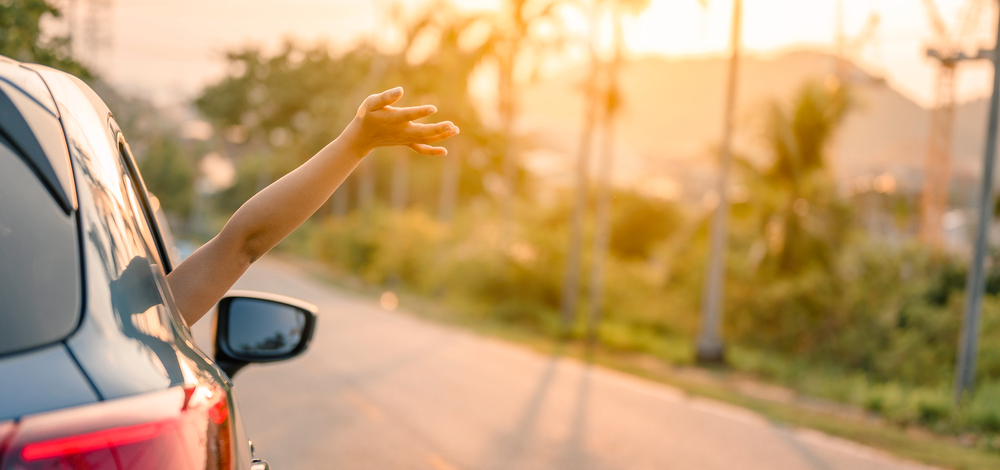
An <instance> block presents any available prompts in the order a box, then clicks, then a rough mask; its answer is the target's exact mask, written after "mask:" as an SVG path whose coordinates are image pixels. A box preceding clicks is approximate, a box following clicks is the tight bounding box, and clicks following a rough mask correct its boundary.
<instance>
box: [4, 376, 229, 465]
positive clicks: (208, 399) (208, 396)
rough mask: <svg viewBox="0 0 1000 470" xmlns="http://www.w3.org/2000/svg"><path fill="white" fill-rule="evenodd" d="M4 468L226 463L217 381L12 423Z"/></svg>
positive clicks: (223, 403)
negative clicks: (208, 384)
mask: <svg viewBox="0 0 1000 470" xmlns="http://www.w3.org/2000/svg"><path fill="white" fill-rule="evenodd" d="M4 447H5V448H3V449H0V452H3V455H2V466H0V468H3V469H5V470H6V469H19V470H20V469H24V470H35V469H39V470H40V469H88V470H95V469H109V470H110V469H114V470H131V469H181V470H184V469H199V470H201V469H205V470H216V469H220V470H221V469H227V470H228V469H231V468H232V462H233V459H232V452H233V447H232V440H231V438H230V430H229V406H228V401H227V399H226V396H225V393H224V392H223V391H222V390H221V389H220V388H218V387H192V388H181V387H175V388H172V389H169V390H165V391H162V392H154V393H149V394H144V395H141V396H137V397H129V398H124V399H119V400H113V401H108V402H102V403H98V404H95V405H89V406H83V407H79V408H72V409H69V410H62V411H56V412H51V413H44V414H39V415H34V416H29V417H26V418H24V419H23V420H21V421H20V422H19V423H17V424H16V425H15V427H14V429H13V437H12V438H10V439H8V440H7V445H6V446H4Z"/></svg>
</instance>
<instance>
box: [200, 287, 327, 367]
mask: <svg viewBox="0 0 1000 470" xmlns="http://www.w3.org/2000/svg"><path fill="white" fill-rule="evenodd" d="M317 311H318V309H317V308H316V306H315V305H312V304H310V303H307V302H303V301H301V300H297V299H293V298H290V297H285V296H281V295H276V294H266V293H263V292H253V291H231V292H229V293H228V294H226V296H225V297H223V298H222V300H220V301H219V313H218V315H217V316H216V319H215V321H216V323H215V362H216V363H217V364H218V365H219V367H220V368H221V369H222V370H223V371H224V372H225V373H226V374H228V375H229V377H233V376H235V375H236V372H238V371H239V370H240V369H242V368H243V366H245V365H247V364H250V363H252V362H275V361H284V360H286V359H291V358H293V357H295V356H298V355H299V354H302V352H303V351H305V350H306V348H307V347H309V342H310V341H311V340H312V335H313V331H314V330H315V328H316V312H317Z"/></svg>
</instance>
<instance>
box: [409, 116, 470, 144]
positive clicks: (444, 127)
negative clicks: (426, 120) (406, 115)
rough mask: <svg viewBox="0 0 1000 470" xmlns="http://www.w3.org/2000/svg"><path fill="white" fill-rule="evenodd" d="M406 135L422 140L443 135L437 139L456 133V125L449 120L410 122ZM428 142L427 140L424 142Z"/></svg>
mask: <svg viewBox="0 0 1000 470" xmlns="http://www.w3.org/2000/svg"><path fill="white" fill-rule="evenodd" d="M409 127H410V128H409V130H408V131H407V135H408V136H409V137H410V138H412V139H413V140H415V141H418V142H423V141H426V140H427V139H430V138H435V137H439V136H443V137H441V138H439V139H437V140H441V139H445V138H448V137H451V136H453V135H456V134H458V132H459V130H458V127H457V126H455V125H454V124H452V123H451V121H443V122H439V123H437V124H418V123H410V126H409ZM424 143H429V142H424Z"/></svg>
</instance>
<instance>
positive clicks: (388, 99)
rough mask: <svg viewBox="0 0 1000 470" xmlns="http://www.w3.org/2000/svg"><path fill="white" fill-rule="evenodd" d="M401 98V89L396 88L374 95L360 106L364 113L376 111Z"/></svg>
mask: <svg viewBox="0 0 1000 470" xmlns="http://www.w3.org/2000/svg"><path fill="white" fill-rule="evenodd" d="M402 97H403V87H399V86H398V87H396V88H393V89H391V90H386V91H383V92H382V93H378V94H374V95H371V96H369V97H368V98H366V99H365V102H364V105H363V106H362V107H363V108H364V109H365V110H366V111H377V110H379V109H382V108H384V107H386V106H389V105H390V104H393V103H395V102H397V101H399V99H400V98H402Z"/></svg>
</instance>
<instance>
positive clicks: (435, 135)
mask: <svg viewBox="0 0 1000 470" xmlns="http://www.w3.org/2000/svg"><path fill="white" fill-rule="evenodd" d="M402 96H403V89H402V88H393V89H392V90H389V91H386V92H384V93H381V94H377V95H372V96H369V97H368V99H366V100H365V101H364V103H362V104H361V107H360V108H359V109H358V113H357V115H356V116H355V118H354V120H352V121H351V123H350V125H348V126H347V129H345V130H344V132H343V133H342V134H341V135H340V136H339V137H337V139H336V140H334V141H333V142H331V143H330V144H329V145H327V146H326V147H324V148H323V149H322V150H320V151H319V153H317V154H316V155H315V156H313V157H312V158H311V159H309V161H307V162H306V163H304V164H303V165H302V166H300V167H298V168H296V169H295V170H294V171H292V172H291V173H288V174H287V175H285V176H283V177H282V178H281V179H279V180H278V181H275V182H274V183H272V184H271V185H270V186H268V187H266V188H264V190H262V191H261V192H259V193H257V194H256V195H254V196H253V197H252V198H250V200H248V201H247V202H246V203H244V204H243V206H241V207H240V208H239V210H237V211H236V213H235V214H233V217H232V218H231V219H229V222H227V223H226V226H225V227H224V228H223V229H222V232H220V233H219V235H217V236H216V237H215V238H213V239H212V240H211V241H209V242H208V243H206V244H205V245H203V246H202V247H201V248H198V249H197V250H195V252H194V253H192V254H191V256H189V257H188V258H187V259H185V260H184V261H183V262H182V263H181V264H180V265H179V266H177V268H176V269H174V270H173V271H172V272H171V273H170V274H169V275H168V276H167V282H168V283H169V284H170V290H171V291H172V292H173V294H174V298H175V300H176V302H177V307H178V308H179V309H180V311H181V315H182V316H183V317H184V319H185V320H186V321H187V322H188V324H189V325H191V324H194V322H196V321H198V319H200V318H201V317H202V316H203V315H205V313H206V312H208V310H209V309H211V308H212V306H213V305H215V303H216V302H218V301H219V299H221V298H222V296H223V295H225V294H226V292H228V291H229V289H230V288H231V287H232V286H233V284H235V283H236V280H237V279H239V278H240V276H242V275H243V273H244V272H245V271H246V270H247V268H249V267H250V265H251V264H253V262H254V261H257V260H258V259H260V257H261V256H264V254H265V253H267V252H268V251H269V250H270V249H271V248H274V246H275V245H277V244H278V242H280V241H281V240H282V239H284V238H285V237H286V236H288V234H289V233H292V230H295V228H296V227H298V226H299V225H301V224H302V222H305V220H306V219H308V218H309V216H311V215H312V214H313V213H314V212H316V210H317V209H319V207H320V206H321V205H323V203H324V202H326V200H327V199H329V198H330V196H331V195H332V194H333V192H334V191H335V190H336V189H337V187H338V186H340V184H341V183H343V182H344V180H345V179H347V176H348V175H350V174H351V171H353V170H354V168H355V167H356V166H357V165H358V163H360V162H361V159H362V158H364V157H365V155H368V153H369V152H371V151H372V150H374V149H375V148H376V147H384V146H391V145H406V146H409V147H410V148H412V149H413V150H415V151H417V152H418V153H421V154H424V155H446V154H447V151H446V150H445V149H444V148H441V147H433V146H431V145H429V144H432V143H434V142H438V141H441V140H444V139H447V138H448V137H451V136H453V135H455V134H457V133H458V128H457V127H455V125H453V124H452V123H450V122H447V121H445V122H440V123H437V124H419V123H414V122H411V121H414V120H416V119H420V118H423V117H426V116H429V115H431V114H433V113H434V112H436V109H434V107H433V106H418V107H412V108H396V107H392V106H390V105H391V104H393V103H395V102H396V101H398V100H399V99H400V98H401V97H402Z"/></svg>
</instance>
